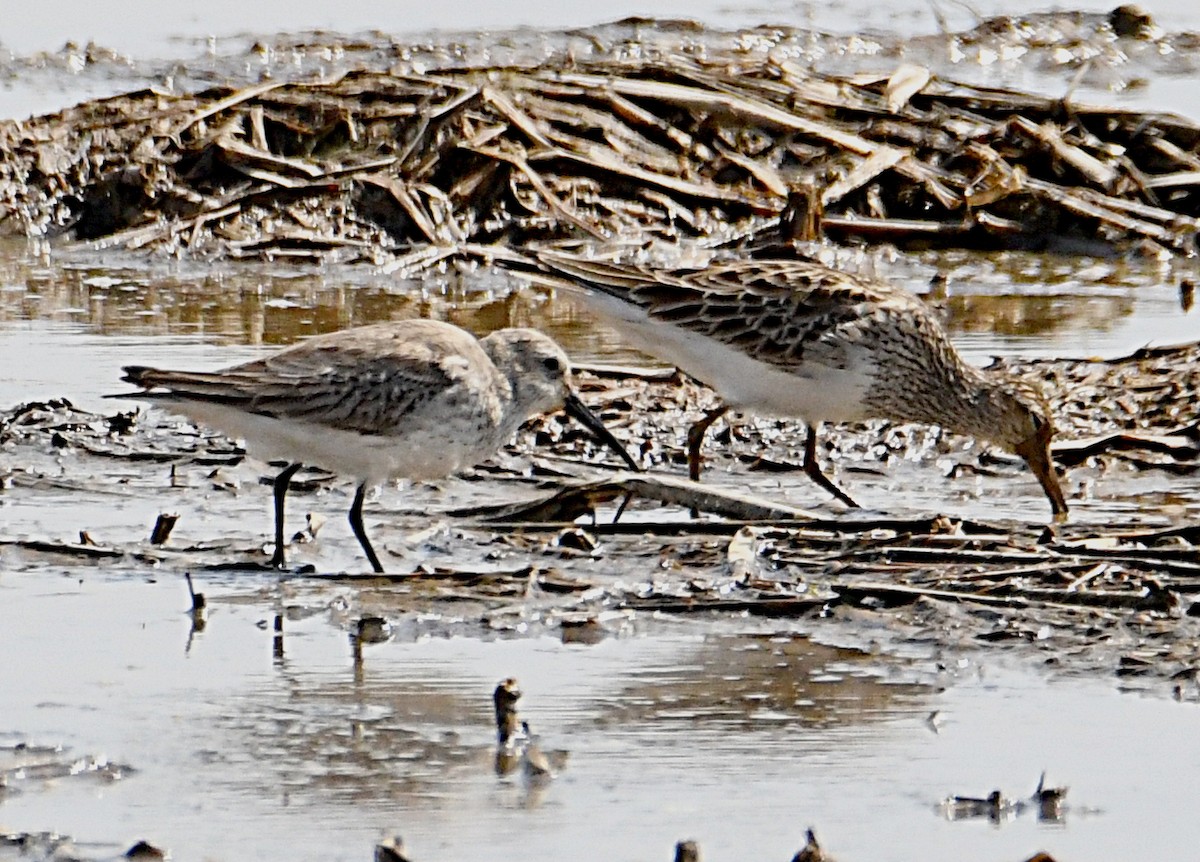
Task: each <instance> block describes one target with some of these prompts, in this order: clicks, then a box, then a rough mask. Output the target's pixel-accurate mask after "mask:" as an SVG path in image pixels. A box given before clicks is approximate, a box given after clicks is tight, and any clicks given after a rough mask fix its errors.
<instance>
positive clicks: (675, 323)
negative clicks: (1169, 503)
mask: <svg viewBox="0 0 1200 862" xmlns="http://www.w3.org/2000/svg"><path fill="white" fill-rule="evenodd" d="M536 259H537V266H536V268H535V271H533V272H530V268H529V266H528V264H522V263H521V262H519V261H517V260H515V259H512V258H506V257H504V256H497V258H496V261H497V263H499V264H500V265H502V266H506V267H509V268H512V269H515V270H517V271H521V272H524V273H525V274H527V275H529V276H530V277H531V278H532V279H533V280H535V281H537V282H539V283H543V284H549V285H552V286H557V287H566V288H570V289H574V290H576V291H578V290H579V289H582V290H583V292H584V293H585V294H587V296H588V297H589V299H590V300H591V302H590V304H591V305H592V307H594V308H595V309H597V310H598V311H599V312H600V313H601V314H602V316H604V317H606V318H608V319H609V320H610V321H611V322H612V323H613V324H614V326H615V327H616V328H617V329H618V330H619V331H620V332H621V333H622V334H625V335H627V336H629V338H630V340H631V341H632V342H633V343H634V344H635V345H636V346H638V347H640V348H641V349H642V350H645V351H646V352H647V353H649V354H650V355H652V356H656V357H658V358H660V359H663V360H665V361H668V362H671V363H672V364H674V365H676V366H678V367H679V368H680V369H681V370H683V371H684V372H686V373H687V374H689V375H691V376H693V377H695V378H696V379H697V380H700V381H701V382H703V383H706V384H708V385H709V386H711V387H712V388H714V389H715V390H716V391H717V393H718V394H719V395H720V396H721V398H722V401H723V404H722V405H721V406H720V407H718V408H717V409H715V410H712V411H709V412H708V413H707V414H706V415H705V417H704V418H703V419H701V420H700V422H698V423H697V424H696V425H695V426H693V427H692V429H691V430H690V432H689V434H688V462H689V468H690V473H691V476H692V478H693V479H697V478H698V477H699V475H700V444H701V441H702V440H703V438H704V434H705V433H706V432H707V430H708V428H709V426H710V425H711V424H712V423H713V422H714V421H715V420H716V419H717V418H718V417H719V416H721V415H722V414H723V413H725V412H726V411H727V410H729V409H731V408H732V409H735V410H739V411H745V412H749V413H756V414H763V415H773V416H790V417H796V418H799V419H801V420H803V421H804V422H805V423H806V424H807V426H808V434H807V438H806V440H805V447H804V465H803V466H804V472H805V473H806V474H807V475H808V476H809V477H810V478H812V480H813V481H814V482H816V483H817V484H818V485H820V486H821V487H822V488H824V489H825V490H826V491H828V492H829V493H830V494H833V495H834V496H835V497H837V498H838V499H840V500H842V501H843V502H844V503H846V504H848V505H851V506H854V505H857V504H856V503H855V502H854V500H853V499H851V498H850V497H849V496H848V495H847V494H846V493H845V492H843V491H842V490H841V489H839V488H838V487H837V486H836V485H834V484H833V483H832V482H831V481H830V480H829V479H828V478H826V476H825V475H824V473H822V472H821V467H820V465H819V464H818V462H817V454H816V451H817V431H818V428H819V426H820V424H821V423H822V422H857V421H862V420H864V419H872V418H878V419H890V420H893V421H897V422H924V423H928V424H931V425H938V426H940V427H942V428H944V429H946V430H948V431H954V432H958V433H960V434H968V435H972V436H975V437H979V438H982V439H985V440H989V441H991V442H993V443H996V444H998V445H1000V446H1003V447H1004V448H1005V449H1007V450H1009V451H1011V452H1014V453H1016V454H1018V455H1020V456H1021V457H1022V458H1024V459H1025V461H1026V462H1027V463H1028V464H1029V467H1030V469H1031V470H1032V471H1033V473H1034V475H1035V476H1036V477H1037V479H1038V481H1039V482H1040V483H1041V486H1042V488H1043V490H1044V491H1045V493H1046V496H1047V497H1048V498H1049V500H1050V506H1051V508H1052V509H1053V511H1054V513H1055V515H1056V516H1059V517H1061V516H1064V515H1065V514H1066V512H1067V503H1066V500H1065V499H1064V498H1063V493H1062V489H1061V488H1060V487H1059V482H1058V476H1057V474H1056V473H1055V471H1054V464H1053V462H1052V460H1051V458H1050V440H1051V437H1052V436H1053V433H1054V430H1053V425H1052V424H1051V419H1050V410H1049V407H1048V406H1047V404H1046V400H1045V397H1044V395H1043V394H1042V392H1041V391H1040V390H1039V389H1038V388H1037V387H1036V386H1035V385H1034V384H1032V383H1030V382H1028V381H1024V380H1021V379H1019V378H1016V377H1012V376H1009V375H1006V374H1002V373H997V372H989V371H986V370H983V369H979V368H976V367H975V366H973V365H970V364H968V363H967V362H965V361H964V360H963V359H962V357H960V356H959V354H958V351H957V350H955V349H954V345H953V344H951V343H950V339H949V338H948V337H947V336H946V333H945V332H944V331H943V329H942V327H941V326H940V325H939V323H938V322H937V320H936V319H935V318H934V316H933V315H932V314H931V313H930V311H929V309H928V308H927V307H926V306H925V304H924V303H923V302H922V301H921V300H920V299H919V298H918V297H917V296H915V295H914V294H912V293H909V292H908V291H906V290H903V289H901V288H898V287H895V286H893V285H890V284H886V283H884V282H881V281H875V280H871V279H867V278H862V277H858V276H854V275H850V274H847V273H844V272H840V271H838V270H835V269H831V268H829V267H826V266H822V265H821V264H818V263H814V262H810V261H803V260H794V259H776V260H739V261H733V262H725V263H713V264H710V265H707V266H704V267H697V268H659V267H652V266H646V265H638V264H626V263H616V262H611V261H605V260H599V259H588V258H584V257H581V256H577V255H570V254H564V253H560V252H549V251H543V252H540V253H538V254H537V255H536Z"/></svg>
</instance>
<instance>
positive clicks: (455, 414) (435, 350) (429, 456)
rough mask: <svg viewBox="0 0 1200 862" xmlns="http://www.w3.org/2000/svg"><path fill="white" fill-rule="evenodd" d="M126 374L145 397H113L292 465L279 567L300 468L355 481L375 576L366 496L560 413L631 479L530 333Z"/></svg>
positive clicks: (392, 334) (279, 535)
mask: <svg viewBox="0 0 1200 862" xmlns="http://www.w3.org/2000/svg"><path fill="white" fill-rule="evenodd" d="M124 371H125V376H124V377H123V378H122V379H123V380H125V381H127V382H129V383H132V384H134V385H136V386H140V387H142V388H143V390H145V391H142V392H138V393H135V394H133V395H115V396H110V397H116V398H130V397H132V398H139V399H148V400H151V401H154V402H156V403H159V404H162V405H163V406H165V407H167V408H168V409H170V410H173V411H175V412H178V413H182V414H183V415H185V416H187V417H188V418H190V419H193V420H195V421H196V422H199V423H202V424H204V425H207V426H210V427H212V428H215V429H217V430H219V431H221V432H222V433H224V434H227V435H228V436H230V437H234V438H241V439H244V440H245V441H246V444H247V446H248V447H249V448H250V449H251V450H252V451H254V452H255V454H256V455H258V456H260V457H263V458H267V459H284V460H286V461H287V462H288V466H287V467H286V468H284V470H283V472H282V473H280V474H279V475H278V476H277V477H276V479H275V483H274V487H275V553H274V555H273V556H272V558H271V565H273V566H283V565H284V531H283V520H284V498H285V497H286V495H287V490H288V484H289V483H290V481H291V478H292V476H293V475H294V474H295V473H296V471H297V470H299V469H300V467H301V465H302V464H313V465H319V466H321V467H325V468H327V469H330V470H333V471H335V472H338V473H344V474H348V475H351V476H354V477H355V478H357V479H358V481H359V483H360V484H359V486H358V490H357V492H356V493H355V495H354V503H353V505H352V506H351V507H350V526H351V528H352V529H353V531H354V535H355V537H357V539H358V542H359V544H360V545H361V546H362V549H363V552H364V553H365V554H366V555H367V559H368V560H369V561H370V563H371V567H372V568H373V569H374V570H375V571H376V572H382V571H383V566H382V565H381V564H380V562H379V558H378V557H377V556H376V554H375V550H374V549H373V548H372V547H371V542H370V540H369V539H368V538H367V533H366V529H365V528H364V527H363V521H362V506H363V497H364V495H365V493H366V490H367V488H368V487H370V486H372V485H375V484H378V483H380V482H382V481H384V480H386V479H389V478H392V477H406V478H409V479H436V478H440V477H443V476H448V475H450V474H451V473H454V472H456V471H458V470H460V469H463V468H466V467H470V466H473V465H474V464H476V463H478V462H479V461H482V460H484V459H485V458H487V457H489V456H491V455H492V454H494V453H495V452H496V450H497V449H499V448H500V446H502V445H503V444H504V443H506V442H508V440H509V439H511V438H512V436H513V434H514V433H515V432H516V430H517V428H518V427H519V426H520V425H521V424H522V423H523V422H525V421H526V420H527V419H529V418H531V417H533V416H537V415H540V414H542V413H549V412H552V411H554V410H559V409H564V408H565V410H566V412H567V413H568V414H569V415H570V416H572V417H573V418H575V419H576V420H578V421H579V422H580V423H581V424H583V425H584V426H585V427H586V428H587V429H588V430H589V431H591V432H592V433H593V434H594V435H595V436H596V437H597V438H599V439H600V440H601V441H603V442H604V443H605V444H607V445H608V446H609V447H611V448H612V449H613V450H614V451H615V452H617V454H619V455H620V456H621V458H622V459H623V460H624V461H625V463H626V464H628V465H629V466H630V468H631V469H634V470H636V469H637V464H636V462H635V461H634V460H633V459H632V458H631V457H630V456H629V454H628V453H627V452H625V450H624V449H623V448H622V447H621V444H620V443H619V442H617V440H616V438H614V437H613V436H612V434H610V433H609V431H608V430H607V429H606V428H605V427H604V425H603V424H602V423H601V422H600V420H599V419H597V418H596V417H595V416H594V415H593V414H592V413H591V412H590V411H589V410H588V409H587V408H586V407H585V406H584V405H583V402H581V401H580V400H579V397H578V396H577V395H576V394H575V393H574V391H573V389H572V388H571V375H570V366H569V363H568V360H567V356H566V354H565V353H564V352H563V351H562V348H560V347H559V346H558V345H557V344H556V343H555V342H554V341H553V340H552V339H551V338H550V337H549V336H546V335H544V334H542V333H540V332H537V331H535V330H532V329H502V330H499V331H497V332H493V333H492V334H491V335H488V336H487V337H485V338H482V339H479V340H476V339H475V337H474V336H472V335H471V334H470V333H468V332H465V331H464V330H462V329H459V328H458V327H457V326H453V325H451V324H449V323H442V322H440V321H436V320H404V321H397V322H393V323H379V324H375V325H372V326H362V327H358V328H355V329H347V330H344V331H342V332H334V333H329V334H327V335H319V336H316V337H315V338H311V339H309V340H307V341H304V342H302V343H300V344H296V345H293V346H292V347H288V348H286V349H284V350H281V351H279V352H278V353H275V354H273V355H271V356H268V357H266V358H263V359H258V360H255V361H253V362H247V363H245V364H242V365H235V366H233V367H232V368H226V369H223V370H221V371H212V372H203V371H164V370H160V369H157V368H146V367H143V366H137V365H131V366H127V367H126V368H125V369H124Z"/></svg>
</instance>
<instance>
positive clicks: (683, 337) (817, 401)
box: [587, 291, 874, 425]
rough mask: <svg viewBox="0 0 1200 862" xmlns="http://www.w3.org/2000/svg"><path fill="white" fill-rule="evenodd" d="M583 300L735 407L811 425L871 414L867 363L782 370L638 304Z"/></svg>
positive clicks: (601, 296) (601, 297)
mask: <svg viewBox="0 0 1200 862" xmlns="http://www.w3.org/2000/svg"><path fill="white" fill-rule="evenodd" d="M587 304H588V306H589V307H590V308H592V309H593V310H594V311H596V312H597V313H598V314H599V315H600V316H601V317H603V318H604V319H605V320H606V321H607V322H608V323H610V324H611V325H612V326H613V328H614V329H616V330H617V331H618V332H620V333H621V335H622V336H624V337H626V338H627V339H628V340H629V342H630V343H631V344H633V345H634V346H635V347H637V348H638V349H639V350H642V351H644V352H645V353H647V354H648V355H650V356H653V357H655V358H657V359H659V360H662V361H665V362H670V363H671V364H672V365H675V366H677V367H678V368H680V369H681V370H682V371H684V372H685V373H687V374H689V375H691V376H692V377H695V378H696V379H697V380H699V381H701V382H702V383H705V384H707V385H709V386H711V387H712V388H714V389H715V390H717V392H718V393H719V394H720V395H721V398H722V399H723V400H724V401H725V403H726V404H728V405H729V406H730V407H731V408H733V409H735V410H739V411H744V412H747V413H754V414H757V415H763V416H787V417H795V418H798V419H802V420H803V421H804V422H806V423H808V424H810V425H811V424H816V423H818V422H855V421H859V420H862V419H866V418H869V415H868V414H867V413H865V412H864V409H863V396H864V395H865V393H866V391H867V389H868V388H869V387H870V385H871V381H872V378H873V376H874V375H873V368H872V367H871V366H870V365H869V364H867V363H865V362H860V363H858V364H854V363H853V362H852V363H850V364H849V367H847V368H835V367H832V366H830V365H825V364H821V363H820V362H818V361H806V362H804V363H803V364H802V365H801V366H800V367H798V368H796V369H788V370H781V369H779V368H777V367H775V366H773V365H770V364H768V363H766V362H762V361H759V360H758V359H755V358H754V357H753V356H750V355H748V354H746V353H743V352H742V351H741V350H738V349H737V348H734V347H730V346H729V345H726V344H724V343H722V342H719V341H716V340H715V339H712V338H709V337H708V336H705V335H701V334H699V333H695V332H690V331H688V330H686V329H683V328H681V327H678V326H673V325H671V324H667V323H662V322H660V321H656V320H652V319H650V318H649V316H648V315H647V314H646V313H645V312H644V311H643V310H642V309H641V308H638V307H637V306H635V305H633V304H631V303H628V302H624V301H622V300H620V299H618V298H616V297H613V296H609V295H608V294H605V293H600V292H598V291H589V292H588V294H587Z"/></svg>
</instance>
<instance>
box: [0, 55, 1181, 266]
mask: <svg viewBox="0 0 1200 862" xmlns="http://www.w3.org/2000/svg"><path fill="white" fill-rule="evenodd" d="M0 154H2V155H0V159H2V161H0V224H4V225H5V226H6V227H7V229H8V231H9V232H22V233H28V234H31V235H57V234H68V235H70V236H72V237H74V238H76V239H79V240H88V241H99V242H101V243H103V244H104V245H106V246H121V247H125V248H132V249H153V250H156V251H161V252H168V253H185V252H186V253H192V254H200V255H207V256H232V257H245V256H260V255H265V256H278V255H295V256H304V257H309V256H316V257H328V256H331V255H332V256H333V257H335V258H338V259H344V260H346V259H348V260H355V259H366V260H372V261H375V262H377V263H387V262H389V261H391V260H394V259H395V258H397V257H402V256H405V255H412V254H413V253H414V252H416V253H418V256H417V257H415V258H414V257H411V256H410V257H406V258H404V259H405V260H407V261H409V262H413V261H417V260H422V259H425V260H427V259H430V258H431V257H432V258H438V257H440V256H442V255H444V254H449V253H450V251H449V249H450V248H451V247H453V246H455V245H457V244H460V243H463V242H476V243H479V242H496V241H506V242H509V243H513V244H521V243H524V242H528V241H530V240H547V239H566V238H589V237H590V238H596V239H599V240H605V241H610V240H614V239H621V240H625V241H629V240H632V241H635V242H637V241H645V240H651V239H662V240H669V241H679V240H686V239H691V240H698V241H700V242H702V243H704V244H705V245H708V246H711V247H719V246H725V245H733V244H739V243H745V242H747V241H756V240H760V239H770V240H774V239H775V238H776V237H777V236H778V234H779V232H780V231H781V230H782V231H783V232H784V235H785V238H788V239H793V238H806V237H812V236H814V235H815V234H818V233H821V232H827V233H828V234H830V235H832V236H834V237H845V236H857V237H862V238H865V239H867V240H868V241H870V240H887V241H889V242H894V243H900V244H907V245H914V244H915V245H929V244H936V245H987V246H999V247H1026V248H1028V247H1034V248H1037V247H1045V246H1053V245H1055V244H1063V243H1070V244H1071V247H1073V248H1077V247H1079V244H1081V243H1082V247H1084V248H1098V247H1103V246H1111V245H1116V246H1118V247H1125V248H1137V249H1139V250H1141V251H1143V252H1146V251H1150V252H1158V250H1159V249H1160V248H1161V249H1167V250H1170V251H1171V252H1176V253H1190V252H1193V251H1194V250H1195V240H1196V233H1197V228H1198V227H1200V126H1198V125H1197V124H1195V123H1192V122H1190V121H1187V120H1184V119H1181V118H1178V117H1173V116H1168V115H1157V114H1143V113H1132V112H1125V111H1118V110H1109V109H1099V108H1084V107H1081V106H1077V105H1073V104H1069V103H1068V102H1066V101H1061V100H1054V99H1048V98H1044V97H1037V96H1031V95H1025V94H1021V93H1017V92H1011V91H1001V90H985V89H980V88H978V87H968V86H963V85H956V84H954V83H951V82H949V81H943V80H940V79H938V78H935V77H933V76H931V75H930V74H929V72H928V71H927V70H925V69H924V68H921V67H918V66H911V65H905V66H901V67H900V68H898V69H896V70H895V72H894V73H893V74H891V75H890V76H878V75H873V76H866V77H864V78H861V79H859V78H850V77H831V76H825V75H818V74H815V73H812V72H810V71H807V70H806V69H804V68H801V67H800V66H798V65H793V64H790V63H788V62H787V61H781V60H775V59H771V58H764V59H755V60H752V59H748V58H746V57H739V58H732V57H729V58H724V59H721V58H719V57H712V56H710V57H707V58H705V59H698V58H696V57H689V56H683V55H681V56H678V57H675V58H674V59H672V60H671V61H670V62H666V61H664V60H661V59H659V60H655V61H653V62H650V61H634V60H611V61H606V62H602V63H601V62H597V63H592V64H590V65H587V66H577V65H572V64H566V65H563V64H560V65H558V66H555V67H540V68H528V69H517V68H475V69H467V70H450V71H445V72H440V73H431V74H426V75H411V74H399V73H390V72H380V71H359V72H352V73H349V74H345V75H343V76H341V77H339V78H338V79H336V80H332V81H323V82H319V83H314V82H307V83H266V84H260V85H256V86H252V87H249V88H246V89H240V90H231V89H222V88H217V89H213V90H210V91H207V92H203V93H199V94H195V95H186V96H177V95H163V94H160V93H156V92H151V91H143V92H138V93H131V94H128V95H123V96H118V97H115V98H111V99H106V100H99V101H95V102H90V103H86V104H83V105H80V106H78V107H74V108H71V109H68V110H66V111H63V112H61V113H59V114H56V115H53V116H47V117H41V118H38V119H35V120H31V121H26V122H15V121H10V122H6V123H2V124H0Z"/></svg>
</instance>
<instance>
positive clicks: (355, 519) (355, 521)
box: [350, 482, 383, 574]
mask: <svg viewBox="0 0 1200 862" xmlns="http://www.w3.org/2000/svg"><path fill="white" fill-rule="evenodd" d="M366 494H367V485H366V483H365V482H364V483H363V484H361V485H359V486H358V490H357V491H356V492H355V493H354V504H353V505H352V506H351V507H350V529H351V530H353V531H354V535H355V537H356V538H357V539H358V543H359V544H360V545H362V549H363V552H364V553H366V555H367V559H368V560H370V561H371V568H372V569H374V570H375V571H376V572H378V573H380V574H382V573H383V566H381V565H380V564H379V557H377V556H375V549H374V548H372V547H371V540H370V539H368V538H367V529H366V527H364V526H363V519H362V507H363V497H365V496H366Z"/></svg>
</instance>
